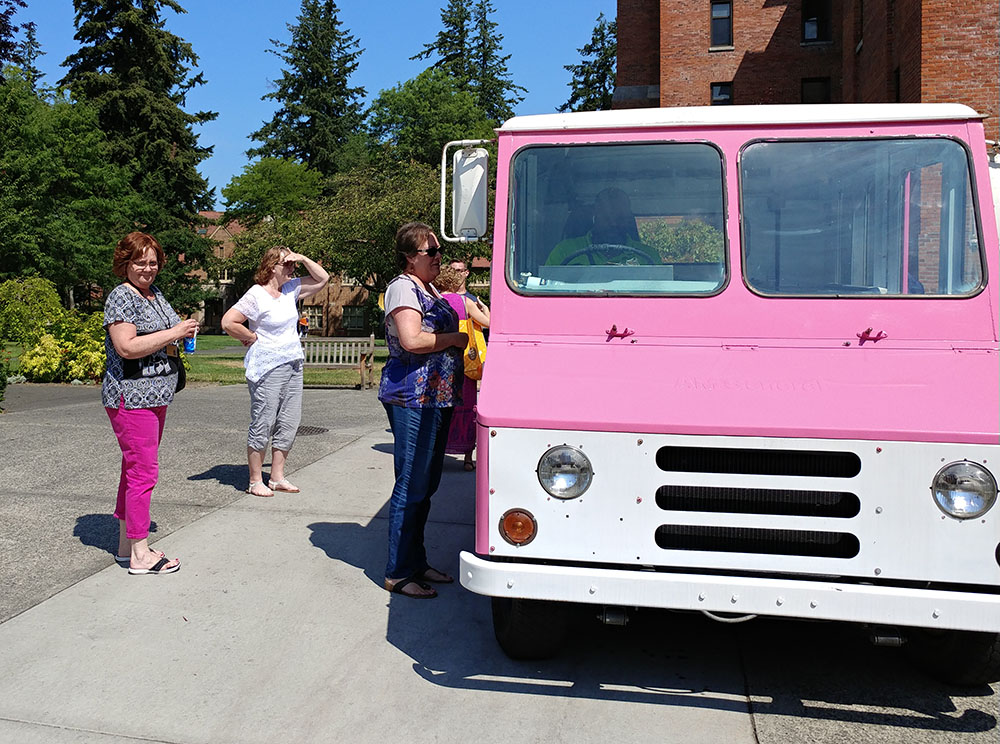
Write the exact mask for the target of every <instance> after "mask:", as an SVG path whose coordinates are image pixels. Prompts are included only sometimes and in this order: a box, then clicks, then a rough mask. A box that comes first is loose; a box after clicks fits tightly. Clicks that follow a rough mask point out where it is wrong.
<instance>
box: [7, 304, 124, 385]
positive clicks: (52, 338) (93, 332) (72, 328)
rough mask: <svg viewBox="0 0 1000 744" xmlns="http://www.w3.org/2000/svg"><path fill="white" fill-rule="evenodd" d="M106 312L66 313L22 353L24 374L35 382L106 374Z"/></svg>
mask: <svg viewBox="0 0 1000 744" xmlns="http://www.w3.org/2000/svg"><path fill="white" fill-rule="evenodd" d="M103 321H104V316H103V314H101V313H92V314H91V315H88V316H81V315H79V314H78V313H66V314H65V315H63V316H62V317H61V318H60V319H59V320H58V321H56V322H55V323H53V324H52V327H51V333H46V334H44V335H43V336H42V337H41V338H40V339H39V341H38V343H37V344H35V345H34V346H33V347H32V348H31V349H29V350H28V351H27V352H26V353H25V354H24V356H23V357H21V374H23V375H24V376H25V377H27V378H28V379H29V380H31V381H32V382H69V381H70V380H99V379H101V376H102V375H103V374H104V362H105V359H104V328H103V326H102V323H103Z"/></svg>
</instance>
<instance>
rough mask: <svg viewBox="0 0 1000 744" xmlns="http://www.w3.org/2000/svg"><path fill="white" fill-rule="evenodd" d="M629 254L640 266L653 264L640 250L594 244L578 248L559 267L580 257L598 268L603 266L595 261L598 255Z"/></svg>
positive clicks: (627, 246) (618, 245)
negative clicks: (587, 259)
mask: <svg viewBox="0 0 1000 744" xmlns="http://www.w3.org/2000/svg"><path fill="white" fill-rule="evenodd" d="M610 252H618V253H630V254H632V255H634V256H637V257H638V258H639V259H641V260H640V261H639V263H640V264H645V265H649V266H652V265H653V264H654V263H655V262H654V261H653V260H652V259H651V258H650V257H649V254H647V253H646V251H644V250H642V249H641V248H636V247H635V246H633V245H622V244H620V243H596V244H594V245H588V246H587V247H586V248H580V249H579V250H576V251H573V252H572V253H570V254H569V255H568V256H566V257H565V258H564V259H563V260H562V261H560V262H559V265H560V266H567V265H569V263H570V262H571V261H572V260H573V259H575V258H579V257H580V256H587V257H588V258H589V259H590V263H591V265H595V266H600V265H603V264H602V262H599V261H597V260H596V259H597V258H598V256H597V254H598V253H610Z"/></svg>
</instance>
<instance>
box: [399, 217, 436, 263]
mask: <svg viewBox="0 0 1000 744" xmlns="http://www.w3.org/2000/svg"><path fill="white" fill-rule="evenodd" d="M433 234H434V231H433V230H432V229H431V228H430V226H429V225H425V224H424V223H423V222H407V223H406V224H405V225H403V226H402V227H401V228H399V229H398V230H397V231H396V266H397V268H399V269H405V268H406V257H407V256H415V255H416V254H417V251H418V250H420V246H421V245H423V243H424V241H425V240H427V238H428V237H429V236H430V235H433Z"/></svg>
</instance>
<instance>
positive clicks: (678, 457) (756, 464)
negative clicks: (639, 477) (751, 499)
mask: <svg viewBox="0 0 1000 744" xmlns="http://www.w3.org/2000/svg"><path fill="white" fill-rule="evenodd" d="M656 465H657V467H659V468H660V470H667V471H674V472H679V473H728V474H733V473H738V474H742V475H798V476H807V477H813V478H853V477H854V476H856V475H857V474H858V473H860V472H861V458H859V457H858V456H857V455H856V454H854V453H853V452H815V451H811V450H766V449H727V448H725V447H660V449H658V450H657V451H656Z"/></svg>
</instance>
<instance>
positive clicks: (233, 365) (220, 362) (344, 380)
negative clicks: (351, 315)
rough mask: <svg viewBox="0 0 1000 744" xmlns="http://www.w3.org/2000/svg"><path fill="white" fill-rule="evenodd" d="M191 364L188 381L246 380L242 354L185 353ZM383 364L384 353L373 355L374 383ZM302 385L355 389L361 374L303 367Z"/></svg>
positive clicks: (228, 382) (219, 382)
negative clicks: (352, 387) (211, 354)
mask: <svg viewBox="0 0 1000 744" xmlns="http://www.w3.org/2000/svg"><path fill="white" fill-rule="evenodd" d="M198 348H201V339H200V338H199V339H198ZM187 359H188V361H189V362H190V363H191V369H190V370H189V371H188V376H187V378H188V381H189V382H210V383H215V384H217V385H243V384H244V383H245V382H246V379H245V378H244V377H243V355H242V354H241V355H240V356H238V357H233V356H198V354H197V353H195V354H189V355H188V357H187ZM384 364H385V354H384V351H383V354H382V355H379V353H378V351H376V352H375V367H374V371H373V372H372V380H373V382H374V384H376V385H377V384H378V380H379V376H380V375H381V374H382V367H383V365H384ZM303 382H304V384H305V385H306V386H307V387H308V386H310V385H337V386H344V387H350V386H352V385H353V386H357V385H359V384H360V383H361V375H360V374H358V371H357V370H356V369H319V368H317V367H306V369H305V372H304V373H303Z"/></svg>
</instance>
